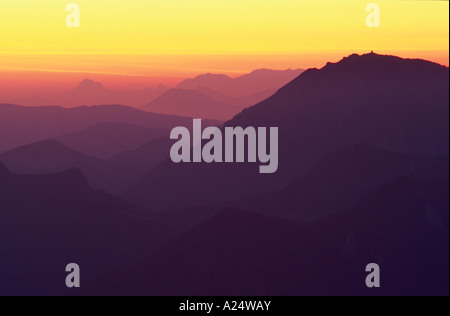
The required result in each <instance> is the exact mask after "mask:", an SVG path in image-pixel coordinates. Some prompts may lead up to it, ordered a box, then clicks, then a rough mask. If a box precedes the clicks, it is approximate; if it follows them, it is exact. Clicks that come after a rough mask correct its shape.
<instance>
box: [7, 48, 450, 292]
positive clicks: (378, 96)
mask: <svg viewBox="0 0 450 316" xmlns="http://www.w3.org/2000/svg"><path fill="white" fill-rule="evenodd" d="M294 74H295V76H294V77H292V78H291V79H290V80H289V81H290V82H289V83H288V82H285V83H283V85H284V87H282V88H281V89H279V90H277V91H272V90H271V88H270V87H273V85H274V83H275V82H276V83H277V84H279V83H280V82H281V81H282V80H285V79H286V75H289V76H292V75H294ZM256 77H258V78H263V79H261V80H260V81H259V84H258V85H256V86H252V85H251V82H256V81H255V78H256ZM283 78H284V79H283ZM84 84H85V85H86V86H87V87H84V88H89V87H91V88H92V87H94V86H95V91H100V90H104V87H102V86H98V85H97V84H95V83H92V82H85V83H84ZM265 85H266V86H265ZM280 86H282V85H280ZM448 86H449V69H448V68H446V67H443V66H440V65H437V64H434V63H431V62H428V61H423V60H412V59H402V58H399V57H394V56H382V55H377V54H374V53H371V54H367V55H362V56H360V55H351V56H349V57H346V58H344V59H343V60H341V61H340V62H338V63H334V64H332V63H329V64H327V65H326V66H325V67H323V68H322V69H309V70H307V71H305V72H302V71H289V72H280V73H273V72H270V71H269V72H268V71H264V70H261V71H256V72H254V73H252V74H250V75H245V76H242V77H239V78H234V79H232V78H229V77H226V76H218V75H203V76H200V77H198V78H195V79H191V80H187V81H185V82H183V83H182V84H180V86H178V87H177V88H176V90H172V91H167V92H166V93H167V94H166V95H165V96H163V95H161V96H160V97H161V99H160V101H161V100H162V101H164V102H162V101H161V103H160V104H157V105H158V107H160V110H161V112H163V111H167V110H168V108H165V107H166V106H167V105H169V106H170V107H171V108H172V109H174V108H175V107H176V106H178V105H177V102H175V101H174V100H176V99H177V98H178V97H180V95H181V98H183V95H189V96H190V97H192V100H194V101H195V100H197V99H198V98H200V99H202V100H206V101H207V102H206V101H205V103H204V104H201V106H199V107H197V108H193V109H191V110H195V111H205V112H204V113H203V114H205V115H206V116H209V115H210V114H209V113H207V111H212V112H211V114H214V112H215V111H216V110H212V108H215V109H219V108H221V107H222V106H223V105H225V104H227V105H228V106H229V105H233V104H234V105H233V106H236V104H239V103H233V102H232V100H231V98H230V96H231V95H232V94H231V92H230V91H234V95H233V96H232V98H234V100H238V99H239V100H244V99H245V98H249V96H251V94H252V93H253V92H257V93H258V94H259V97H261V96H262V95H265V96H266V99H265V100H264V101H262V102H258V103H257V104H256V105H254V106H251V107H248V109H245V110H243V111H241V109H240V110H238V112H236V113H239V114H237V115H236V116H234V118H233V119H231V120H229V121H227V122H226V123H225V125H224V126H225V127H243V128H246V127H267V128H269V127H278V128H279V168H278V171H277V172H276V173H274V174H260V173H259V164H255V163H248V162H247V163H234V164H233V163H228V164H219V163H218V164H214V163H211V164H207V163H186V164H184V163H179V164H175V163H173V162H172V161H171V160H170V159H169V158H168V157H169V152H170V148H171V146H172V145H173V143H174V142H175V140H171V139H170V137H169V135H170V130H171V129H172V128H173V127H176V126H185V127H189V128H192V119H191V118H186V117H181V116H176V115H162V114H154V113H149V112H147V111H141V110H137V109H133V108H129V107H124V106H116V105H109V106H94V107H78V108H73V109H64V108H61V107H39V108H29V107H23V106H14V105H0V253H1V256H0V267H1V269H0V295H68V296H70V295H85V294H86V295H175V296H185V295H187V296H192V295H214V296H221V295H226V296H238V295H246V296H248V295H252V296H253V295H256V296H268V295H275V296H277V295H287V296H291V295H339V296H341V295H364V296H372V295H374V296H376V295H401V296H404V295H444V296H448V294H449V270H448V266H449V193H448V192H449V182H450V180H449V88H448ZM266 88H267V91H266V92H261V91H263V90H264V89H266ZM174 91H175V92H174ZM258 91H259V92H258ZM105 93H106V94H109V92H107V91H106V92H105ZM163 93H164V92H163ZM174 93H175V95H173V94H174ZM178 93H179V95H177V94H178ZM200 94H201V95H200ZM225 94H227V96H225V97H224V95H225ZM213 95H214V96H215V97H214V98H213V97H212V96H213ZM205 96H206V97H205ZM250 98H253V97H250ZM212 99H214V100H215V101H214V102H213V103H211V102H212V101H211V100H212ZM219 99H220V100H221V101H217V100H219ZM192 100H191V101H192ZM247 100H249V99H247ZM169 101H170V102H169ZM194 101H192V102H194ZM158 102H159V101H158ZM239 102H240V101H239ZM241 104H242V103H241ZM238 107H239V106H238ZM245 107H247V106H245ZM221 109H223V108H221ZM182 110H183V111H189V109H186V108H183V109H182ZM183 113H184V112H183ZM215 113H216V114H218V113H219V112H215ZM173 114H181V113H179V112H178V110H177V111H174V112H173ZM184 114H187V112H186V113H184ZM222 114H224V113H222ZM227 115H228V114H227ZM215 117H216V116H215ZM202 124H203V126H204V127H207V126H212V125H213V126H222V122H219V121H203V122H202ZM191 132H192V131H191ZM111 193H115V195H113V194H111ZM72 262H75V263H77V264H79V265H80V267H81V271H82V274H81V275H82V280H81V284H82V287H81V288H80V289H68V288H67V287H66V285H65V282H64V281H65V278H66V276H67V275H66V274H65V273H64V268H65V267H66V265H67V264H68V263H72ZM369 263H377V264H379V265H380V268H381V288H376V289H373V288H372V289H370V288H368V287H367V286H366V283H365V279H366V277H367V272H366V271H365V268H366V266H367V264H369Z"/></svg>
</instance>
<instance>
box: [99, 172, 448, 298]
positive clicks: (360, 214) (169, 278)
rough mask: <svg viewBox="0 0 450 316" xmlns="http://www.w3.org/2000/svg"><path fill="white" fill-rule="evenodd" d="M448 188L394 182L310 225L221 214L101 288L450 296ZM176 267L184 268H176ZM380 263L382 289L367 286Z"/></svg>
mask: <svg viewBox="0 0 450 316" xmlns="http://www.w3.org/2000/svg"><path fill="white" fill-rule="evenodd" d="M448 189H449V187H448V185H443V184H441V183H436V182H423V181H418V180H414V179H410V178H399V179H396V180H394V181H391V182H390V183H388V184H386V185H384V186H382V187H380V188H378V189H377V190H375V191H373V192H372V193H370V194H369V195H367V196H366V197H365V198H364V199H362V200H361V201H360V202H359V203H358V204H357V205H356V206H355V207H352V208H349V209H348V210H346V211H343V212H340V213H338V214H336V215H335V216H331V217H327V218H325V219H323V220H320V221H316V222H314V223H307V224H294V223H292V222H288V221H283V220H278V219H273V218H270V217H265V216H261V215H257V214H251V213H245V212H239V211H236V210H233V209H231V210H227V211H224V212H221V213H219V214H218V215H216V216H215V217H214V218H212V219H211V220H209V221H207V222H205V223H203V224H202V225H200V226H199V227H198V228H195V229H193V230H191V231H190V232H188V233H186V234H184V235H183V236H181V237H179V238H178V239H177V240H175V241H173V242H171V243H170V244H168V245H167V246H164V247H163V248H162V249H160V250H159V251H157V252H155V253H153V254H152V255H150V256H149V257H148V258H147V259H146V260H144V261H142V262H140V263H138V264H134V265H127V266H124V267H123V268H122V269H120V270H117V271H115V272H114V273H111V274H106V275H105V276H104V277H103V278H99V279H98V280H97V286H96V287H94V289H95V290H94V291H93V293H96V294H102V295H103V294H114V295H124V294H126V295H175V296H179V295H181V296H184V295H194V296H196V295H199V296H202V295H214V296H222V295H225V296H240V295H246V296H247V295H251V296H267V295H339V296H341V295H367V296H371V295H447V294H448V284H449V279H448V264H449V260H448V248H449V242H448V237H449V235H448V208H449V199H448ZM180 262H182V264H180ZM372 262H376V263H379V264H380V265H381V266H382V267H383V268H382V274H383V277H382V280H383V281H382V283H383V286H382V287H381V288H380V289H375V290H374V289H368V288H367V287H366V285H365V281H364V280H365V278H366V276H367V274H366V273H365V267H366V265H367V264H368V263H372Z"/></svg>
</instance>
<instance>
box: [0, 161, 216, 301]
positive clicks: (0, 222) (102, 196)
mask: <svg viewBox="0 0 450 316" xmlns="http://www.w3.org/2000/svg"><path fill="white" fill-rule="evenodd" d="M208 214H209V212H204V211H202V210H196V211H195V212H190V211H183V212H182V213H181V212H177V213H174V214H172V213H166V214H156V213H152V212H150V211H145V212H144V211H142V210H139V209H137V208H136V207H135V206H133V205H131V204H129V203H127V202H125V201H123V200H121V199H119V198H117V197H114V196H112V195H109V194H106V193H104V192H103V191H100V190H95V189H92V188H91V187H89V185H88V181H87V179H86V178H85V177H84V176H83V175H82V174H81V173H80V172H79V171H77V170H75V169H71V170H68V171H64V172H61V173H57V174H46V175H16V174H13V173H11V172H9V171H8V170H7V169H6V168H5V167H4V166H3V165H2V164H0V253H1V254H2V255H1V256H0V267H1V269H0V295H74V294H79V293H80V292H79V291H77V290H75V291H73V290H68V289H67V288H66V286H65V279H66V273H65V272H64V271H65V267H66V265H67V264H69V263H73V262H75V263H77V264H79V265H80V267H81V277H82V281H81V282H82V288H84V289H91V288H92V284H91V279H92V278H95V277H98V276H99V275H102V274H104V273H107V272H108V271H114V270H116V269H117V268H119V267H120V266H121V265H123V264H127V263H130V262H136V261H140V260H142V259H143V258H145V257H147V256H148V253H149V252H152V251H154V250H155V249H157V248H158V247H160V246H162V245H163V244H165V243H167V242H168V241H169V240H172V239H173V238H175V237H177V236H179V235H180V234H181V233H183V232H185V231H187V230H189V229H191V228H193V227H195V226H196V225H198V223H200V222H201V221H203V220H204V219H206V218H208V216H209V215H208Z"/></svg>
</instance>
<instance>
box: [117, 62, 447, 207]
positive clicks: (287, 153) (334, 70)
mask: <svg viewBox="0 0 450 316" xmlns="http://www.w3.org/2000/svg"><path fill="white" fill-rule="evenodd" d="M448 85H449V70H448V68H446V67H443V66H440V65H437V64H434V63H431V62H427V61H421V60H407V59H401V58H398V57H391V56H380V55H376V54H368V55H363V56H358V55H352V56H350V57H347V58H344V59H343V60H342V61H341V62H339V63H337V64H328V65H327V66H326V67H324V68H323V69H320V70H318V69H310V70H308V71H306V72H304V73H303V74H302V75H300V76H299V77H298V78H297V79H295V80H294V81H293V82H291V83H289V84H288V85H286V86H285V87H283V88H282V89H280V90H279V91H278V92H277V93H276V94H275V95H274V96H272V97H271V98H269V99H268V100H266V101H263V102H262V103H260V104H258V105H256V106H254V107H252V108H250V109H248V110H245V111H244V112H242V113H241V114H239V115H237V116H236V117H235V118H234V119H233V120H232V121H230V122H228V123H226V126H241V127H244V128H245V127H247V126H253V127H255V126H256V127H272V126H275V127H278V128H279V147H280V153H279V169H278V171H277V173H276V174H275V175H260V174H259V173H258V166H257V164H252V165H249V164H215V165H206V164H180V165H174V164H173V163H170V162H167V163H166V164H163V165H161V166H160V167H159V168H157V170H153V171H152V172H151V173H149V174H148V175H146V176H145V177H144V178H143V179H142V180H140V181H139V182H138V183H137V184H136V185H134V186H133V187H131V188H130V189H129V190H128V191H127V192H126V195H125V196H127V198H129V199H131V200H133V201H135V202H136V203H139V204H141V205H145V206H151V207H155V208H161V209H170V208H179V207H186V206H192V205H201V204H205V203H206V204H214V203H218V202H225V201H229V200H233V199H239V198H242V197H244V196H247V195H250V194H256V193H260V192H269V191H273V190H279V189H281V188H283V187H285V186H286V185H287V184H288V183H289V182H290V181H292V179H295V178H297V177H299V176H301V175H303V174H304V173H305V172H306V171H307V170H308V169H309V168H311V166H313V165H314V164H315V163H317V162H319V161H320V160H321V159H323V158H324V157H326V156H327V155H329V154H331V153H332V152H333V151H335V150H338V149H340V148H342V147H351V146H353V145H355V144H358V143H369V144H373V145H377V146H379V147H381V148H385V149H387V150H391V151H394V152H400V153H406V154H416V155H430V156H440V155H448V153H449V133H448V130H449V90H448ZM180 174H182V175H183V177H180V176H179V175H180ZM167 192H170V194H168V193H167Z"/></svg>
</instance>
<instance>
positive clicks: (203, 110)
mask: <svg viewBox="0 0 450 316" xmlns="http://www.w3.org/2000/svg"><path fill="white" fill-rule="evenodd" d="M143 109H145V110H147V111H149V112H153V113H163V114H171V115H181V116H187V117H193V118H202V119H217V120H223V121H226V120H229V119H231V118H232V117H233V116H234V115H236V114H238V113H239V112H240V110H239V109H238V108H237V107H235V106H232V105H226V104H222V103H220V102H218V101H216V100H214V99H213V98H210V97H209V96H206V95H205V94H203V93H201V92H199V91H196V90H186V89H172V90H169V91H167V92H166V93H164V94H163V95H161V96H160V97H159V98H157V99H156V100H154V101H153V102H151V103H149V104H147V105H146V106H144V107H143Z"/></svg>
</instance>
